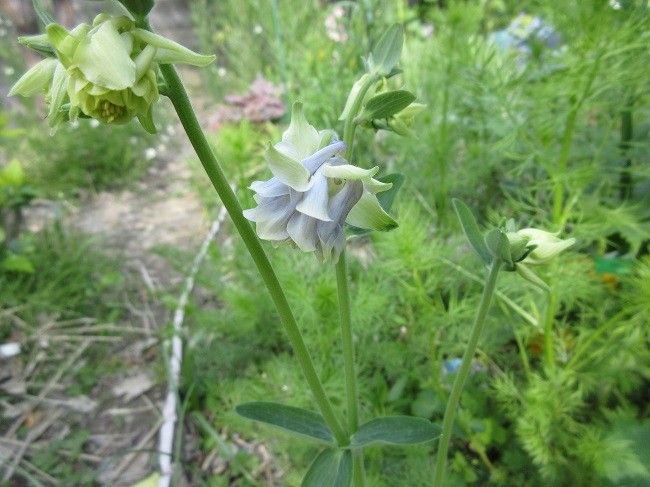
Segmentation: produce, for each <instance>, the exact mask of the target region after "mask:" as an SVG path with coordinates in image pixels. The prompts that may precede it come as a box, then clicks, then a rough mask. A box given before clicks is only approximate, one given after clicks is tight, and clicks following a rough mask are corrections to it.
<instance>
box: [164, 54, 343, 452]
mask: <svg viewBox="0 0 650 487" xmlns="http://www.w3.org/2000/svg"><path fill="white" fill-rule="evenodd" d="M160 70H161V72H162V75H163V77H164V78H165V81H166V82H167V86H168V91H169V99H170V100H171V102H172V104H173V106H174V109H175V110H176V113H177V114H178V118H179V119H180V121H181V124H182V125H183V128H184V129H185V132H186V133H187V136H188V138H189V140H190V142H191V144H192V147H194V150H195V151H196V154H197V156H198V157H199V160H200V161H201V164H202V165H203V168H204V169H205V172H206V173H207V175H208V177H209V178H210V181H211V182H212V185H213V186H214V189H215V190H216V191H217V194H218V195H219V198H220V199H221V201H222V202H223V205H224V207H225V208H226V211H227V212H228V214H229V215H230V218H231V219H232V221H233V224H234V225H235V228H236V229H237V231H238V232H239V235H240V236H241V238H242V240H243V241H244V244H245V245H246V248H247V250H248V252H249V253H250V255H251V257H252V258H253V261H254V262H255V265H256V266H257V269H258V271H259V273H260V276H261V277H262V280H263V281H264V284H265V285H266V287H267V289H268V291H269V294H270V295H271V298H272V300H273V303H274V304H275V307H276V309H277V311H278V314H279V315H280V318H281V320H282V323H283V325H284V328H285V331H286V333H287V336H288V337H289V341H290V342H291V345H292V347H293V350H294V353H295V354H296V358H297V359H298V362H299V363H300V367H301V369H302V371H303V374H304V376H305V379H306V380H307V383H308V384H309V387H310V389H311V391H312V394H313V396H314V400H315V401H316V403H317V405H318V408H319V410H320V412H321V414H322V415H323V418H324V419H325V422H326V423H327V425H328V426H329V427H330V429H331V430H332V433H333V434H334V437H335V438H336V441H337V443H338V444H339V445H341V446H346V445H347V444H348V443H349V438H348V435H347V434H346V432H345V430H344V429H343V427H342V426H341V423H340V421H339V419H338V417H337V415H336V414H335V412H334V409H333V408H332V405H331V403H330V401H329V399H328V398H327V395H326V394H325V390H324V388H323V385H322V383H321V381H320V379H319V378H318V375H317V373H316V369H315V368H314V363H313V361H312V359H311V356H310V355H309V352H308V350H307V347H306V346H305V342H304V340H303V337H302V334H301V333H300V330H299V328H298V325H297V323H296V319H295V317H294V316H293V313H292V311H291V308H290V306H289V303H288V301H287V298H286V296H285V294H284V291H283V290H282V287H281V286H280V282H279V281H278V278H277V276H276V274H275V271H274V270H273V267H272V266H271V263H270V261H269V259H268V257H267V255H266V252H265V251H264V248H263V247H262V244H261V242H260V241H259V239H258V238H257V235H256V234H255V231H254V230H253V228H252V227H251V225H250V224H249V223H248V221H247V220H246V218H244V215H243V210H242V208H241V206H240V204H239V201H238V200H237V197H236V195H235V193H234V192H233V190H232V189H231V188H230V185H229V184H228V181H227V180H226V177H225V175H224V174H223V171H222V170H221V167H220V166H219V163H218V161H217V158H216V156H215V155H214V153H213V152H212V149H211V148H210V145H209V143H208V141H207V139H206V137H205V135H204V134H203V131H202V130H201V126H200V125H199V122H198V120H197V118H196V114H195V113H194V110H193V108H192V105H191V103H190V100H189V98H188V96H187V92H186V91H185V88H184V86H183V83H182V82H181V80H180V78H179V76H178V73H177V72H176V70H175V69H174V67H173V66H171V65H169V64H165V65H161V66H160Z"/></svg>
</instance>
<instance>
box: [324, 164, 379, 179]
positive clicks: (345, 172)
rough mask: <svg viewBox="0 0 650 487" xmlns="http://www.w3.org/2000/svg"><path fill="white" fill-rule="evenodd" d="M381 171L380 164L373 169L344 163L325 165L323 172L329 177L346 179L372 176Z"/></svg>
mask: <svg viewBox="0 0 650 487" xmlns="http://www.w3.org/2000/svg"><path fill="white" fill-rule="evenodd" d="M378 171H379V166H375V167H373V168H372V169H363V168H361V167H357V166H353V165H352V164H343V165H340V166H329V165H328V166H325V167H323V174H324V175H325V176H327V177H328V178H338V179H345V180H359V179H366V178H371V177H373V176H374V175H375V174H377V172H378Z"/></svg>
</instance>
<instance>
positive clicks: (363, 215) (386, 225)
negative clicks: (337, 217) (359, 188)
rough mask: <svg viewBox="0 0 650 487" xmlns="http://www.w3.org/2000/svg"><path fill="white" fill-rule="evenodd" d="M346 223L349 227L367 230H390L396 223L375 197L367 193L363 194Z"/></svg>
mask: <svg viewBox="0 0 650 487" xmlns="http://www.w3.org/2000/svg"><path fill="white" fill-rule="evenodd" d="M346 221H347V222H348V223H349V224H350V225H354V226H355V227H359V228H365V229H368V230H392V229H393V228H395V227H397V222H396V221H395V220H394V219H393V217H391V216H390V215H389V214H388V213H386V212H385V211H384V209H383V208H382V207H381V205H380V204H379V200H378V199H377V197H376V196H375V195H374V194H372V193H369V192H368V191H364V192H363V194H362V195H361V198H360V199H359V202H358V203H357V204H356V205H355V206H354V208H352V210H351V211H350V213H349V214H348V217H347V220H346Z"/></svg>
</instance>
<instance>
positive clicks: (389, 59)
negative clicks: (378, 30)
mask: <svg viewBox="0 0 650 487" xmlns="http://www.w3.org/2000/svg"><path fill="white" fill-rule="evenodd" d="M403 44H404V29H403V28H402V26H401V25H399V24H393V25H392V26H391V27H390V28H389V29H388V30H387V31H386V32H384V35H382V36H381V38H380V39H379V42H377V45H376V46H375V49H374V50H373V51H372V54H371V58H370V67H371V69H372V70H373V71H375V72H377V73H379V74H381V75H384V76H386V75H389V74H390V73H391V71H392V70H393V68H394V67H395V65H396V64H397V62H398V61H399V58H400V56H401V55H402V45H403Z"/></svg>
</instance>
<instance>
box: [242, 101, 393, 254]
mask: <svg viewBox="0 0 650 487" xmlns="http://www.w3.org/2000/svg"><path fill="white" fill-rule="evenodd" d="M345 149H346V146H345V143H344V142H342V141H340V140H338V137H337V136H336V134H335V133H334V132H333V131H331V130H321V131H317V130H316V129H315V128H314V127H313V126H312V125H310V124H309V123H308V122H307V120H306V119H305V117H304V115H303V111H302V104H301V103H295V104H294V106H293V112H292V116H291V124H290V125H289V128H288V129H287V130H286V131H285V132H284V134H283V136H282V140H281V141H280V142H278V143H277V144H275V145H274V146H269V148H268V150H267V152H266V160H267V162H268V164H269V168H270V169H271V172H272V173H273V177H271V179H269V180H267V181H255V182H254V183H253V184H252V185H251V189H252V190H253V191H255V193H256V194H255V201H256V202H257V206H256V207H255V208H252V209H249V210H245V211H244V216H245V217H246V218H248V219H249V220H251V221H253V222H255V223H256V229H257V233H258V235H259V236H260V238H262V239H265V240H271V241H275V242H291V243H293V244H295V245H296V246H297V247H298V248H300V249H301V250H302V251H304V252H316V254H317V255H318V256H319V258H321V259H323V260H332V261H334V262H335V261H337V260H338V257H339V255H340V253H341V251H342V250H343V249H344V247H345V234H344V231H343V230H344V223H346V222H347V223H349V224H351V225H354V226H355V227H359V228H364V229H369V230H390V229H392V228H395V227H396V226H397V223H396V222H395V220H394V219H393V218H392V217H391V216H390V215H388V213H386V212H385V211H384V209H383V208H382V207H381V205H380V204H379V201H378V200H377V197H376V194H377V193H379V192H382V191H386V190H388V189H390V188H391V186H392V185H391V184H388V183H382V182H380V181H378V180H376V179H374V178H373V176H374V175H375V174H377V171H378V170H379V168H378V167H374V168H372V169H362V168H360V167H357V166H353V165H351V164H349V163H348V162H347V161H346V160H345V159H344V158H343V157H342V156H341V154H342V153H343V152H344V151H345Z"/></svg>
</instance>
